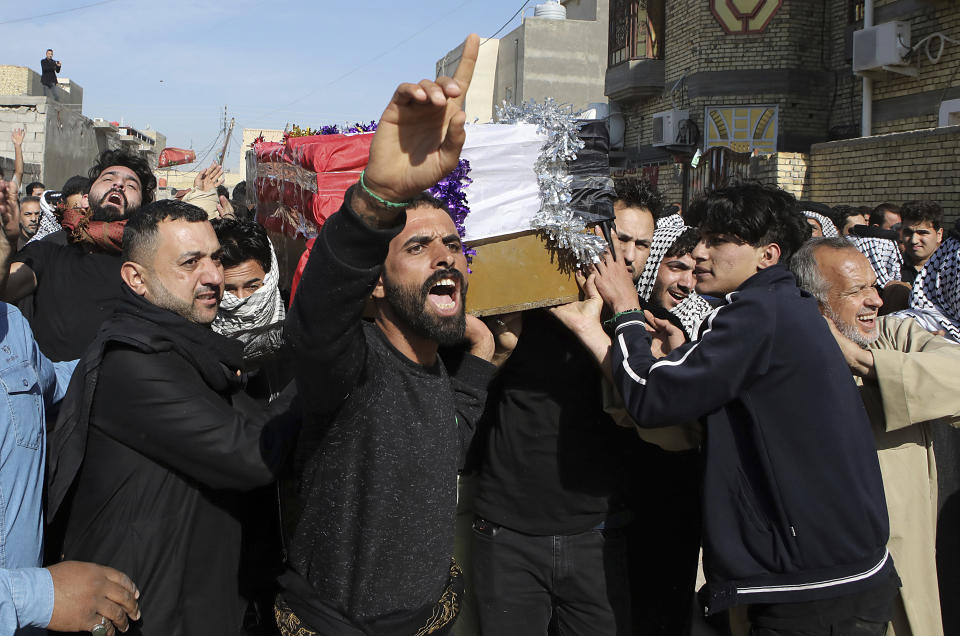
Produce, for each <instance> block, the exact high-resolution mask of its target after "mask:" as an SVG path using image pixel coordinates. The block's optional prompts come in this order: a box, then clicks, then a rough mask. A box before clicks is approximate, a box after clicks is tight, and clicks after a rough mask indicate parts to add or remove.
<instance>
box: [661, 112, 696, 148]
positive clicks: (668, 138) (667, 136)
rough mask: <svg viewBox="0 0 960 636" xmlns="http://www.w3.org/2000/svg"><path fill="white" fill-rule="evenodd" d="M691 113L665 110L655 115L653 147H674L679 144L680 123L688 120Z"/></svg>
mask: <svg viewBox="0 0 960 636" xmlns="http://www.w3.org/2000/svg"><path fill="white" fill-rule="evenodd" d="M688 116H689V113H688V112H687V111H685V110H676V109H673V110H665V111H663V112H660V113H654V114H653V145H654V146H672V145H674V144H676V143H677V133H679V132H680V122H682V121H684V120H685V119H687V118H688Z"/></svg>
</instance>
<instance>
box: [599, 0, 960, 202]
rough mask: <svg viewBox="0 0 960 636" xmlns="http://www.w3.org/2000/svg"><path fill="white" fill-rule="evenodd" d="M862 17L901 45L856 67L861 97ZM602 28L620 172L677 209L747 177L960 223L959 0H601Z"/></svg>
mask: <svg viewBox="0 0 960 636" xmlns="http://www.w3.org/2000/svg"><path fill="white" fill-rule="evenodd" d="M871 9H872V18H873V19H872V22H873V24H874V25H881V24H883V23H888V22H894V21H899V22H903V23H904V24H905V25H906V26H905V27H901V29H902V28H907V29H909V42H907V41H906V36H905V35H904V32H903V31H902V30H901V31H900V32H899V33H898V36H897V37H898V38H899V39H896V40H894V41H893V44H894V49H897V50H898V57H897V60H896V63H895V64H889V63H887V65H886V66H883V67H882V68H881V67H879V66H878V67H876V68H874V70H870V71H865V73H866V74H867V75H869V76H870V81H869V82H868V83H867V85H868V88H867V89H866V90H865V89H864V87H863V86H864V80H863V77H862V76H860V75H857V74H855V73H854V70H853V64H854V55H853V50H854V47H853V42H854V39H855V37H854V34H855V32H857V31H859V30H861V29H863V28H864V17H867V18H868V24H869V22H870V21H869V16H865V12H867V11H870V10H871ZM609 23H610V31H609V41H608V60H607V70H606V76H605V93H606V95H607V97H608V98H609V99H610V101H611V103H612V104H613V105H614V107H615V108H616V109H618V110H619V111H620V113H621V115H622V118H623V122H624V128H625V134H624V144H623V148H622V150H621V151H620V152H618V153H617V154H616V157H615V165H616V170H617V171H618V172H620V173H645V174H647V175H648V176H650V177H651V178H654V179H656V180H657V181H658V185H659V186H660V187H661V189H662V190H664V191H665V192H666V194H667V197H668V198H669V199H670V200H671V201H680V200H682V199H683V197H684V191H686V196H687V198H689V197H691V196H694V195H696V194H697V193H698V192H699V191H702V190H703V189H704V188H708V187H712V186H714V185H716V184H718V183H722V182H723V180H724V179H726V178H728V177H729V176H730V175H732V174H741V175H747V176H750V177H754V178H759V179H762V180H765V181H769V182H773V183H777V184H778V185H781V186H782V187H785V188H786V189H788V190H790V191H792V192H793V193H794V194H796V195H797V196H799V197H803V198H809V199H814V200H818V201H822V202H824V203H828V204H831V205H835V204H839V203H845V204H850V205H874V204H876V203H879V202H880V201H884V200H892V201H894V202H901V201H903V200H907V199H910V198H917V197H925V198H934V199H937V200H939V201H940V202H941V203H942V204H943V205H944V207H945V208H946V209H947V212H948V214H949V215H950V216H952V217H957V216H958V215H960V187H958V186H960V177H958V168H960V153H958V152H957V150H958V145H960V127H958V126H956V124H958V123H960V120H958V119H957V113H960V102H955V101H952V100H957V99H960V73H958V69H960V5H958V3H957V2H954V1H952V0H875V1H874V2H869V1H868V2H865V1H864V0H816V1H814V0H611V3H610V19H609ZM881 39H882V38H881ZM951 40H952V41H951ZM860 42H861V44H860V45H858V46H859V49H858V50H859V51H866V50H867V48H866V46H864V43H865V40H861V41H860ZM908 44H909V46H907V45H908ZM897 45H899V46H897ZM878 46H879V45H878ZM941 47H942V48H941ZM878 50H879V49H878ZM904 54H905V55H904ZM861 57H862V56H858V63H860V62H862V59H861ZM861 66H862V64H861ZM871 84H872V85H871ZM864 94H866V95H868V96H869V103H868V105H869V106H870V107H871V108H870V109H869V110H868V111H866V112H867V113H868V115H867V116H868V117H869V116H870V115H869V112H870V111H872V122H871V123H870V125H869V126H868V127H869V131H865V130H863V123H864V122H863V118H864V112H865V110H864V108H863V96H864ZM951 124H952V125H951ZM697 150H699V151H700V152H701V154H702V158H700V161H699V164H698V165H697V167H696V168H694V167H692V166H691V165H690V160H691V158H692V157H693V156H694V154H695V153H696V151H697ZM694 163H696V161H695V162H694Z"/></svg>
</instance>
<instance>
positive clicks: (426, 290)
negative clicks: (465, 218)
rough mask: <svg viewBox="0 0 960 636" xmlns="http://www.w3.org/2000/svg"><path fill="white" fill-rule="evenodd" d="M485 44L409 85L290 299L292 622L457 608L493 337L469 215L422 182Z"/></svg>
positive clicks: (414, 629)
mask: <svg viewBox="0 0 960 636" xmlns="http://www.w3.org/2000/svg"><path fill="white" fill-rule="evenodd" d="M478 45H479V41H478V39H477V38H476V36H471V37H470V38H468V39H467V42H466V45H465V47H464V54H463V58H462V60H461V62H460V66H459V68H458V69H457V72H456V74H455V75H454V77H453V78H452V79H451V78H439V79H437V80H436V81H430V80H423V81H421V82H420V83H419V84H402V85H400V86H399V87H398V88H397V90H396V92H395V93H394V95H393V98H392V99H391V101H390V104H389V105H388V106H387V109H386V110H385V111H384V113H383V117H382V118H381V120H380V125H379V127H378V128H377V132H376V133H375V135H374V138H373V142H372V145H371V148H370V161H369V163H368V165H367V169H366V172H365V173H364V174H363V177H362V180H361V181H360V183H358V184H357V185H354V186H353V187H352V188H351V189H350V190H349V191H348V192H347V194H346V197H345V200H344V205H343V207H341V208H340V211H339V212H337V213H336V214H334V215H333V216H331V217H330V218H329V219H328V220H327V222H326V223H325V224H324V226H323V228H322V230H321V232H320V235H319V236H318V237H317V240H316V243H315V244H314V247H313V250H312V252H311V254H310V258H309V261H308V263H307V266H306V269H305V270H304V274H303V277H302V279H301V280H300V284H299V286H298V288H297V295H296V298H295V299H294V303H293V307H292V308H291V311H290V313H289V314H288V316H287V322H286V329H287V337H288V342H289V343H290V344H291V346H292V348H293V351H294V352H295V356H296V373H297V383H298V386H299V388H300V394H301V395H302V396H303V398H304V411H305V412H304V427H303V429H302V431H301V436H300V441H299V445H298V448H297V459H296V462H295V463H296V465H297V468H298V472H299V473H300V475H301V477H300V488H299V492H300V494H301V503H302V506H301V508H302V510H301V514H300V518H299V519H298V520H297V523H296V528H295V529H294V531H293V539H292V541H291V544H290V558H289V563H290V568H289V569H288V571H287V572H286V573H285V574H284V575H283V576H282V577H281V586H282V591H281V594H280V598H279V599H278V604H277V616H278V623H279V625H280V628H281V632H282V633H283V634H296V633H310V632H311V631H312V632H316V633H322V634H341V633H343V634H354V633H378V634H379V633H391V634H415V633H423V634H426V633H430V634H442V633H447V631H448V630H449V629H450V628H451V626H452V625H453V622H454V620H455V619H456V615H457V612H458V610H459V604H460V598H461V596H460V595H461V593H462V587H463V584H462V576H461V573H460V569H459V567H457V566H456V564H454V563H452V562H451V557H452V555H453V528H454V524H453V520H454V513H455V509H456V476H457V470H458V468H459V467H460V465H461V462H462V458H463V455H464V452H465V451H466V447H467V445H468V444H469V442H470V439H471V437H472V435H473V431H474V426H475V422H476V420H477V419H478V418H479V415H480V413H481V411H482V408H483V402H484V398H485V391H486V385H487V382H488V381H489V378H490V377H491V376H492V374H493V370H494V367H493V365H492V364H490V363H489V360H490V358H491V357H492V355H493V352H494V342H493V336H492V335H491V334H490V332H489V331H488V330H487V328H486V327H485V326H483V324H482V323H481V322H480V321H479V320H477V319H475V318H473V317H468V316H466V315H465V313H464V300H465V294H466V287H467V279H466V271H467V270H466V260H465V258H464V256H463V252H462V246H461V244H460V238H459V236H458V235H457V231H456V227H455V226H454V224H453V221H452V219H451V217H450V216H449V213H448V212H447V210H446V209H445V208H444V204H443V203H442V202H439V201H437V200H436V199H433V198H432V197H429V196H424V195H423V194H422V193H423V190H425V189H426V188H428V187H430V186H431V185H433V184H435V183H436V182H437V181H438V180H440V179H441V178H442V177H443V176H445V175H446V174H448V173H449V172H450V171H451V170H453V168H454V167H455V166H456V165H457V162H458V159H459V153H460V149H461V147H462V146H463V142H464V138H465V132H464V129H463V124H464V114H463V112H462V110H461V104H462V102H463V98H464V95H465V94H466V91H467V87H468V86H469V83H470V77H471V75H472V72H473V66H474V63H475V61H476V56H477V48H478ZM371 298H372V300H373V313H374V321H373V322H372V323H371V322H366V321H364V320H363V319H362V315H363V312H364V307H365V306H366V304H367V302H368V301H369V300H370V299H371ZM441 346H446V347H449V349H450V353H451V354H455V355H450V356H447V355H446V354H445V355H444V356H442V357H441V356H440V355H438V350H439V348H440V347H441ZM305 629H306V630H309V631H307V632H304V631H302V630H305Z"/></svg>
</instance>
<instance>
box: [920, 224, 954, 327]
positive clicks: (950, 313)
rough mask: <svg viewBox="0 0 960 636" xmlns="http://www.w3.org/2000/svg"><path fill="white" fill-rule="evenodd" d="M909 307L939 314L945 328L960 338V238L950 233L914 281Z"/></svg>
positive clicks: (939, 319)
mask: <svg viewBox="0 0 960 636" xmlns="http://www.w3.org/2000/svg"><path fill="white" fill-rule="evenodd" d="M910 307H911V308H912V309H917V310H921V311H926V312H930V313H932V314H933V315H937V316H938V321H939V322H940V323H942V328H943V329H944V330H946V331H947V332H948V333H949V334H950V335H951V336H952V337H953V340H957V341H960V239H958V238H957V237H956V236H948V237H947V239H946V240H945V241H944V242H943V243H942V244H941V245H940V247H939V248H938V249H937V251H936V252H934V253H933V256H931V257H930V260H929V261H927V264H926V265H924V266H923V270H921V271H920V274H919V275H918V276H917V280H916V281H914V283H913V292H912V294H911V295H910Z"/></svg>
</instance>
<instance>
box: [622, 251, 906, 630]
mask: <svg viewBox="0 0 960 636" xmlns="http://www.w3.org/2000/svg"><path fill="white" fill-rule="evenodd" d="M612 362H613V376H614V380H615V382H616V384H617V386H618V387H619V388H620V391H621V393H622V395H623V399H624V402H625V404H626V407H627V409H628V411H629V412H630V414H631V416H632V417H633V418H634V420H636V422H637V423H638V424H639V425H640V426H643V427H648V428H656V427H661V426H668V425H671V424H676V423H678V422H686V421H690V420H692V419H697V418H699V419H700V420H701V421H702V422H703V424H704V429H705V431H706V435H705V446H704V449H705V452H704V459H705V470H704V486H703V521H704V528H703V530H704V537H703V549H704V571H705V573H706V577H707V589H706V594H705V603H706V606H707V612H708V613H713V612H717V611H720V610H722V609H724V608H727V607H730V606H733V605H740V604H747V603H750V604H752V603H783V602H794V601H807V600H815V599H826V598H835V597H838V596H842V595H845V594H849V593H853V592H857V591H859V590H862V589H865V588H867V587H870V586H873V585H877V584H879V583H881V582H883V581H887V580H889V579H888V577H889V576H891V575H892V574H893V563H892V560H891V559H890V557H889V555H888V553H887V551H886V544H887V538H888V535H889V527H888V523H887V508H886V503H885V500H884V494H883V483H882V482H881V478H880V466H879V463H878V461H877V451H876V447H875V446H874V441H873V436H872V433H871V429H870V422H869V420H868V419H867V415H866V412H865V411H864V409H863V403H862V401H861V399H860V396H859V394H858V393H857V388H856V385H855V384H854V382H853V380H852V378H851V375H850V370H849V368H848V366H847V364H846V362H845V361H844V358H843V354H842V353H841V352H840V349H839V347H837V344H836V342H835V341H834V338H833V336H832V335H831V334H830V331H829V328H828V327H827V324H826V322H825V321H824V320H823V318H822V317H821V316H820V313H819V310H818V307H817V302H816V301H815V300H814V299H813V298H812V297H811V296H810V295H809V294H808V293H806V292H804V291H801V290H800V289H799V288H798V287H797V285H796V280H795V279H794V277H793V275H792V274H791V273H790V272H789V271H788V270H787V269H785V268H784V267H782V266H780V265H777V266H774V267H771V268H768V269H765V270H762V271H760V272H758V273H757V274H755V275H754V276H751V277H750V278H749V279H748V280H747V281H745V282H744V283H743V285H741V286H740V288H739V289H737V290H736V291H734V292H732V293H730V294H728V295H727V297H726V304H724V305H722V306H721V307H719V308H718V309H716V310H715V311H714V312H713V313H712V314H710V316H709V317H708V318H707V319H706V320H705V321H704V323H703V324H702V325H701V327H700V337H699V339H698V340H696V341H694V342H692V343H687V344H685V345H683V346H682V347H679V348H677V349H676V350H674V351H673V352H671V354H670V355H669V356H667V357H666V358H663V359H661V360H659V361H658V360H656V359H654V358H653V356H652V355H651V354H650V337H649V336H648V335H647V332H646V329H645V328H644V325H643V321H642V316H641V315H640V314H637V313H633V314H626V315H623V316H620V317H618V319H617V321H616V331H615V335H614V343H613V361H612Z"/></svg>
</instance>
